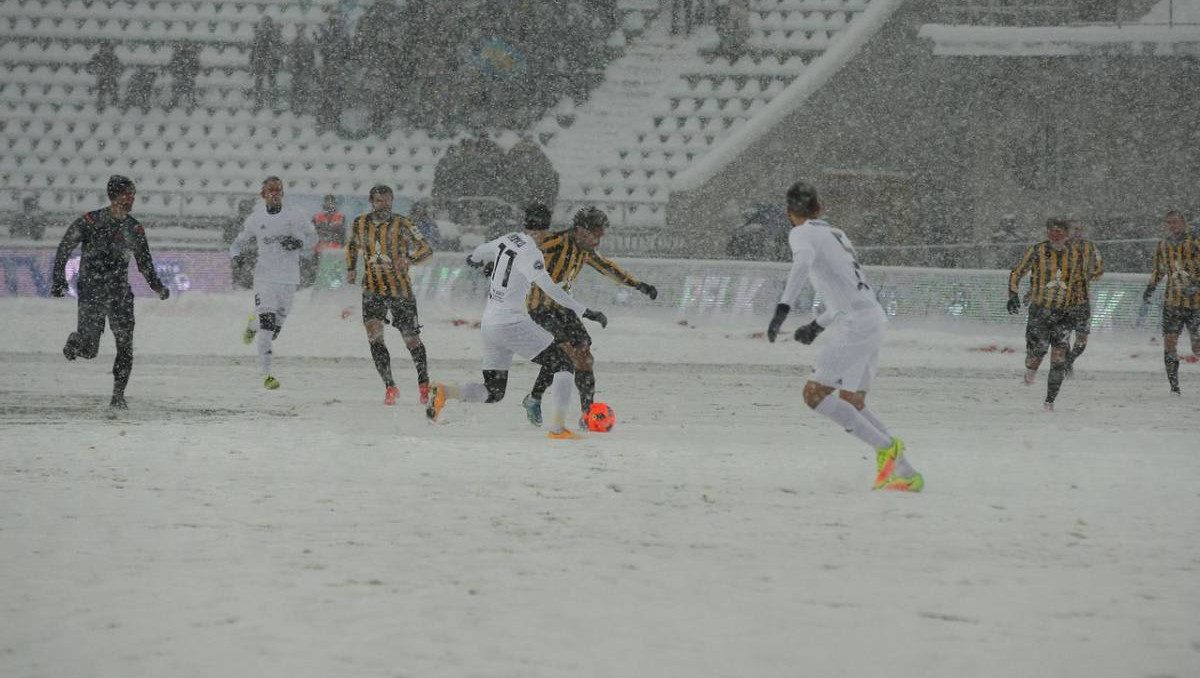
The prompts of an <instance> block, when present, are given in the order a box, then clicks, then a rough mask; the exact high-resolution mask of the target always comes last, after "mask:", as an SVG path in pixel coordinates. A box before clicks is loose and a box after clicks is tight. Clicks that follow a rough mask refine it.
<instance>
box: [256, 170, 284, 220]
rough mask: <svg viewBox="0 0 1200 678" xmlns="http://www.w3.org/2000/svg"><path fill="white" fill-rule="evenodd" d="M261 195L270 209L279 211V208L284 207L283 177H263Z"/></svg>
mask: <svg viewBox="0 0 1200 678" xmlns="http://www.w3.org/2000/svg"><path fill="white" fill-rule="evenodd" d="M259 195H261V196H262V199H263V202H264V203H266V205H267V209H268V210H273V211H279V208H281V207H283V179H280V178H279V177H277V176H269V177H267V178H266V179H263V182H262V192H261V193H260V194H259Z"/></svg>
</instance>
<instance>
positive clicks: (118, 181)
mask: <svg viewBox="0 0 1200 678" xmlns="http://www.w3.org/2000/svg"><path fill="white" fill-rule="evenodd" d="M131 190H133V179H130V178H129V177H123V176H121V175H120V174H114V175H112V176H111V177H109V178H108V199H109V200H112V199H113V198H115V197H117V196H118V195H125V194H126V193H128V192H129V191H131Z"/></svg>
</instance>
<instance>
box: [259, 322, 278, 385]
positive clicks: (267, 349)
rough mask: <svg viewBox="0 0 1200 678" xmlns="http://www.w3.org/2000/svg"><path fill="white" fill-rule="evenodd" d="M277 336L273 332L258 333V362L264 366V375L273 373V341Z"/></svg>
mask: <svg viewBox="0 0 1200 678" xmlns="http://www.w3.org/2000/svg"><path fill="white" fill-rule="evenodd" d="M273 341H275V338H274V337H272V336H271V332H262V331H260V332H259V333H258V364H259V365H260V366H262V373H263V376H264V377H267V376H270V375H271V343H272V342H273Z"/></svg>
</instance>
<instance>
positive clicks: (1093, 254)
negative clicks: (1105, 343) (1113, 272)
mask: <svg viewBox="0 0 1200 678" xmlns="http://www.w3.org/2000/svg"><path fill="white" fill-rule="evenodd" d="M1067 242H1069V243H1071V244H1072V245H1074V246H1076V247H1078V248H1080V250H1081V251H1080V254H1081V255H1082V256H1083V267H1084V268H1083V274H1082V275H1080V276H1079V278H1078V279H1077V280H1076V281H1075V284H1076V285H1078V286H1079V289H1078V290H1076V292H1075V299H1076V300H1078V301H1079V302H1080V303H1079V305H1077V306H1074V307H1072V308H1071V315H1072V317H1073V318H1074V320H1075V325H1074V326H1073V327H1072V328H1071V331H1072V332H1074V333H1075V345H1074V346H1072V347H1071V350H1070V352H1068V353H1067V375H1066V376H1068V377H1070V376H1071V375H1072V374H1073V373H1074V371H1075V359H1076V358H1078V357H1079V356H1081V355H1083V352H1084V350H1086V349H1087V342H1088V335H1089V334H1091V331H1092V297H1091V284H1092V281H1093V280H1099V279H1100V276H1102V275H1104V259H1103V258H1102V257H1101V256H1100V249H1099V248H1097V247H1096V243H1094V242H1092V241H1091V240H1086V239H1084V229H1083V222H1081V221H1080V220H1078V219H1071V220H1070V221H1068V222H1067ZM1069 338H1070V337H1069V336H1068V339H1069Z"/></svg>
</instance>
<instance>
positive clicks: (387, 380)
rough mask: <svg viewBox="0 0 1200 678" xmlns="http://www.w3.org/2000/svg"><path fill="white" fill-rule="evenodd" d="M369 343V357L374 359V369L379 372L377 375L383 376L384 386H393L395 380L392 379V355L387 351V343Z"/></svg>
mask: <svg viewBox="0 0 1200 678" xmlns="http://www.w3.org/2000/svg"><path fill="white" fill-rule="evenodd" d="M370 343H371V359H372V360H374V361H375V370H376V371H377V372H379V376H380V377H382V378H383V385H384V386H388V387H391V386H395V385H396V382H394V381H392V355H391V354H390V353H388V349H387V344H385V343H383V341H372V342H370Z"/></svg>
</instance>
